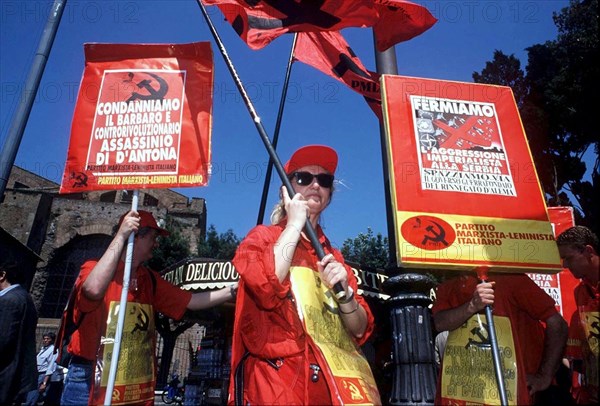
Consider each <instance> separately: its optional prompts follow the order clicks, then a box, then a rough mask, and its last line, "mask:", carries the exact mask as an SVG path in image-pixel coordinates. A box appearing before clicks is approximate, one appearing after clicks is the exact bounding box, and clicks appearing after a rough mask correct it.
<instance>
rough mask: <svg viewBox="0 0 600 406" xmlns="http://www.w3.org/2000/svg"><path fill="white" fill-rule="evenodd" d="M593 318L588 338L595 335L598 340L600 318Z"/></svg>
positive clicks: (599, 338) (599, 335) (599, 336)
mask: <svg viewBox="0 0 600 406" xmlns="http://www.w3.org/2000/svg"><path fill="white" fill-rule="evenodd" d="M595 319H596V321H594V322H593V323H591V324H590V327H591V328H590V335H589V337H588V340H589V339H590V338H592V337H595V338H596V339H598V340H600V319H599V318H598V317H595Z"/></svg>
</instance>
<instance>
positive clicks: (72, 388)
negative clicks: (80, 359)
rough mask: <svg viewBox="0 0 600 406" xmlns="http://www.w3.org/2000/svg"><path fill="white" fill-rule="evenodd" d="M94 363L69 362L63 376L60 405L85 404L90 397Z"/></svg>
mask: <svg viewBox="0 0 600 406" xmlns="http://www.w3.org/2000/svg"><path fill="white" fill-rule="evenodd" d="M93 372H94V365H92V364H90V365H87V364H74V363H71V364H69V372H67V376H66V377H65V384H64V387H63V393H62V397H61V398H60V404H61V405H77V406H81V405H87V404H88V401H89V398H90V388H91V386H92V376H93Z"/></svg>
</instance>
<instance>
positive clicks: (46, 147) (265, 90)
mask: <svg viewBox="0 0 600 406" xmlns="http://www.w3.org/2000/svg"><path fill="white" fill-rule="evenodd" d="M415 2H416V3H419V4H422V5H424V6H425V7H427V8H428V9H429V10H430V11H431V13H432V14H433V15H434V16H435V17H436V18H437V19H438V20H439V21H438V22H437V23H436V24H435V25H434V26H433V27H432V28H431V29H429V30H428V31H426V32H425V33H423V34H421V35H420V36H418V37H416V38H414V39H412V40H410V41H407V42H403V43H400V44H398V45H396V47H395V52H396V57H397V62H398V73H399V74H400V75H404V76H414V77H422V78H432V79H443V80H453V81H464V82H472V81H473V80H472V74H473V72H475V71H477V72H481V70H482V69H483V68H484V67H485V63H486V62H487V61H490V60H492V58H493V53H494V50H500V51H502V52H504V53H505V54H508V55H510V54H514V55H515V56H516V57H517V58H519V59H520V61H521V67H522V68H525V66H526V65H527V52H526V48H528V47H530V46H532V45H535V44H541V43H544V42H546V41H548V40H553V39H555V38H556V34H557V29H556V26H555V25H554V22H553V20H552V13H553V12H559V11H560V10H561V9H562V8H563V7H566V6H567V5H568V1H558V0H543V1H542V0H535V1H527V0H508V1H485V0H481V1H476V0H475V1H473V0H466V1H452V0H439V1H415ZM52 3H53V2H52V1H47V0H18V1H17V0H0V5H1V6H0V7H1V9H0V87H1V89H0V97H1V104H0V106H1V108H0V110H1V111H0V122H1V128H0V129H1V133H0V137H1V139H0V141H1V143H2V145H3V144H4V142H5V139H6V136H7V132H8V130H9V128H10V124H11V118H12V115H13V113H14V111H15V109H16V106H17V103H18V96H19V92H20V91H21V90H22V88H23V85H24V82H25V80H26V78H27V74H28V72H29V69H30V67H31V63H32V61H33V59H34V56H35V52H36V50H37V47H38V42H39V39H40V36H41V33H42V31H43V29H44V26H45V24H46V19H47V16H48V13H49V10H50V8H51V5H52ZM208 11H209V14H210V16H211V18H212V20H213V23H214V24H215V26H216V29H217V31H218V32H219V35H220V36H221V38H222V40H223V42H224V44H225V47H226V48H227V51H228V53H229V55H230V57H231V59H232V61H233V63H234V65H235V68H236V70H237V71H238V74H239V76H240V78H241V80H242V82H243V83H244V85H245V86H246V88H247V91H248V94H249V96H250V98H251V100H252V102H253V103H254V106H255V108H256V111H257V113H258V115H259V116H260V117H261V119H262V122H263V124H264V126H265V128H266V130H267V133H268V134H269V136H272V134H273V130H274V128H275V124H276V118H277V111H278V109H279V101H280V95H281V91H282V87H283V82H284V77H285V68H286V64H287V61H288V58H289V52H290V47H291V44H292V36H291V35H284V36H282V37H280V38H278V39H276V40H275V41H274V42H273V43H271V44H270V45H268V46H267V47H266V48H264V49H262V50H260V51H252V50H250V49H249V48H248V47H247V46H246V44H245V43H244V42H243V41H242V40H241V39H240V38H239V37H238V36H237V34H235V32H234V31H233V29H232V28H231V26H230V25H229V24H228V23H227V22H226V21H224V18H223V15H222V14H221V13H220V12H219V11H218V9H217V8H216V7H210V8H208ZM342 33H343V34H344V36H345V38H346V40H347V41H348V43H349V44H350V46H351V47H352V48H353V50H354V51H355V53H356V54H357V55H358V56H359V57H360V58H361V60H362V62H363V64H364V65H365V66H366V67H367V68H368V69H370V70H373V71H374V70H375V57H374V50H373V36H372V31H371V29H368V28H363V29H358V28H352V29H345V30H343V31H342ZM196 41H209V42H211V44H212V47H213V52H214V59H215V82H214V86H215V88H214V99H213V128H212V167H213V172H212V176H211V178H210V181H209V184H208V186H205V187H193V188H185V189H176V190H177V191H178V192H180V193H182V194H184V195H186V196H188V197H190V198H191V197H198V198H204V199H206V206H207V223H208V224H209V225H210V224H214V225H215V227H216V229H217V231H218V232H219V233H222V232H225V231H227V230H229V229H231V230H233V231H234V233H235V234H236V235H237V236H239V237H243V236H244V235H245V234H246V233H247V232H248V231H249V230H250V229H251V228H252V227H254V226H255V225H256V223H257V216H258V211H259V205H260V200H261V195H262V190H263V183H264V179H265V172H266V167H267V162H268V155H267V152H266V150H265V148H264V145H263V143H262V141H261V140H260V138H259V135H258V133H257V130H256V128H255V126H254V123H253V121H252V120H251V118H250V115H249V113H248V110H247V108H246V106H245V104H244V103H243V101H242V98H241V96H240V95H239V93H238V91H237V89H236V87H235V84H234V82H233V80H232V78H231V76H230V73H229V71H228V70H227V68H226V65H225V63H224V62H223V58H222V57H221V55H220V53H219V51H218V48H217V47H216V45H215V42H214V39H213V38H212V36H211V34H210V32H209V30H208V27H207V25H206V22H205V21H204V18H203V16H202V14H201V11H200V9H199V7H198V5H197V3H196V1H195V0H171V1H159V0H144V1H127V0H121V1H104V0H95V1H86V0H78V1H73V0H69V1H68V2H67V7H66V9H65V11H64V14H63V17H62V20H61V22H60V26H59V29H58V33H57V36H56V39H55V42H54V46H53V48H52V51H51V54H50V57H49V59H48V62H47V65H46V68H45V71H44V75H43V77H42V81H41V84H40V88H39V90H38V95H37V97H36V101H35V103H34V105H33V109H32V111H31V115H30V117H29V120H28V123H27V127H26V129H25V133H24V135H23V138H22V142H21V144H20V148H19V152H18V155H17V158H16V161H15V163H16V164H17V165H19V166H20V167H22V168H24V169H26V170H29V171H31V172H34V173H36V174H37V175H40V176H43V177H45V178H48V179H50V180H52V181H54V182H56V183H60V179H61V178H62V173H63V170H64V164H65V159H66V155H67V148H68V144H69V136H70V129H71V120H72V116H73V110H74V108H75V102H76V98H77V92H78V86H79V82H80V80H81V76H82V73H83V68H84V62H85V61H84V56H83V44H84V43H87V42H101V43H189V42H196ZM306 144H326V145H329V146H331V147H333V148H334V149H336V150H337V152H338V154H339V157H340V161H339V165H338V170H337V172H336V179H337V180H338V183H337V185H336V191H335V194H334V197H333V200H332V203H331V205H330V206H329V207H328V208H327V209H326V210H325V212H324V213H323V215H322V217H321V224H322V226H323V227H324V230H325V233H326V234H327V236H328V237H329V238H330V240H331V241H332V244H333V245H334V246H335V247H338V248H339V247H341V246H342V244H343V242H344V241H345V240H346V239H348V238H354V237H356V236H357V235H358V234H359V233H366V232H367V229H369V228H370V229H371V230H373V232H374V233H375V234H377V233H381V234H383V235H384V236H387V235H388V226H387V224H388V219H387V217H386V207H385V206H386V205H385V198H384V187H385V185H384V180H383V167H382V160H381V154H382V146H381V142H380V135H379V122H378V120H377V118H376V117H375V115H374V114H373V113H372V111H371V110H370V108H369V107H368V106H367V104H366V103H365V102H364V99H363V98H362V97H361V96H360V95H358V94H357V93H354V92H353V91H351V90H350V89H348V88H346V87H345V86H344V85H342V84H341V83H339V82H337V81H335V80H334V79H332V78H330V77H328V76H326V75H324V74H323V73H321V72H319V71H317V70H315V69H314V68H312V67H309V66H307V65H303V64H301V63H294V64H293V67H292V72H291V77H290V85H289V90H288V96H287V100H286V105H285V111H284V114H283V119H282V122H281V131H280V138H279V146H278V149H277V151H278V155H279V157H280V158H281V160H282V162H285V161H286V160H287V159H288V158H289V156H290V155H291V153H292V152H293V151H295V150H296V149H297V148H298V147H300V146H303V145H306ZM280 184H281V182H280V181H279V179H276V177H274V178H273V179H272V180H271V182H270V191H269V199H268V201H267V211H266V215H265V223H268V222H269V220H268V215H269V213H270V209H271V208H272V207H273V205H274V204H275V203H276V201H277V195H278V187H279V185H280Z"/></svg>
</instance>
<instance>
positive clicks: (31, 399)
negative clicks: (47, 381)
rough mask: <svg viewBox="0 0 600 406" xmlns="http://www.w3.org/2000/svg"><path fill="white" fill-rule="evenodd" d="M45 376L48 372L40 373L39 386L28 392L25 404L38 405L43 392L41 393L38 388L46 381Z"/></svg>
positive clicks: (26, 405)
mask: <svg viewBox="0 0 600 406" xmlns="http://www.w3.org/2000/svg"><path fill="white" fill-rule="evenodd" d="M44 376H46V373H41V374H38V382H37V387H36V388H35V389H34V390H32V391H30V392H29V393H27V400H25V406H35V405H37V402H38V400H42V396H43V394H42V393H40V391H39V390H38V388H39V387H40V385H41V384H42V382H43V381H44Z"/></svg>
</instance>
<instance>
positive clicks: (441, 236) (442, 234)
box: [421, 221, 448, 246]
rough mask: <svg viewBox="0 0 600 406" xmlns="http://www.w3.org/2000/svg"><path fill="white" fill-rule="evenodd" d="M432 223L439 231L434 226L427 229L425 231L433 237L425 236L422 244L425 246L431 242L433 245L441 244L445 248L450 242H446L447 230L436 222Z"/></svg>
mask: <svg viewBox="0 0 600 406" xmlns="http://www.w3.org/2000/svg"><path fill="white" fill-rule="evenodd" d="M432 223H433V224H435V226H436V227H437V230H436V229H435V228H434V227H433V226H432V225H429V226H427V227H425V230H426V231H427V232H428V233H430V234H432V235H433V236H431V235H427V234H426V235H424V236H423V241H422V242H421V244H422V245H425V244H426V243H427V241H431V242H433V243H436V242H441V243H442V244H444V245H445V246H448V241H446V230H444V228H443V227H442V226H440V225H439V224H438V223H436V222H435V221H432Z"/></svg>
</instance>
